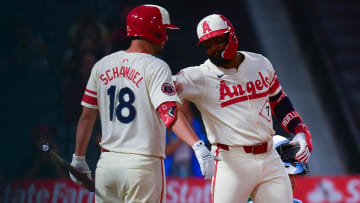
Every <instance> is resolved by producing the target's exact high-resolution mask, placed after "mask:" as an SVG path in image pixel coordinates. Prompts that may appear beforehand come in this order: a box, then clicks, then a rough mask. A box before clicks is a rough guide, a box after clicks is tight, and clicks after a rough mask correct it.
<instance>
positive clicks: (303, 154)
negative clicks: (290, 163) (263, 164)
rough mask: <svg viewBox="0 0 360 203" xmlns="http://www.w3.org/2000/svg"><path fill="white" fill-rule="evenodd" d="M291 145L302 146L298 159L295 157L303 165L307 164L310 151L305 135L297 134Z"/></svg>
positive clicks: (297, 155)
mask: <svg viewBox="0 0 360 203" xmlns="http://www.w3.org/2000/svg"><path fill="white" fill-rule="evenodd" d="M289 144H291V145H299V146H300V149H299V151H298V152H297V153H296V157H295V159H296V160H298V161H299V162H302V163H306V162H307V161H308V160H309V157H310V151H309V146H308V144H307V142H306V136H305V133H298V134H296V135H295V137H294V138H293V139H292V140H291V142H290V143H289Z"/></svg>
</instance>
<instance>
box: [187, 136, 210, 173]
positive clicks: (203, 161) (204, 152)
mask: <svg viewBox="0 0 360 203" xmlns="http://www.w3.org/2000/svg"><path fill="white" fill-rule="evenodd" d="M192 148H193V149H194V151H195V156H196V158H197V160H198V162H199V165H200V169H201V173H202V175H203V176H205V180H210V179H211V178H212V177H213V176H214V174H215V160H214V156H213V155H212V154H211V153H210V151H209V150H208V148H207V147H206V146H205V143H204V142H203V141H202V140H199V141H197V142H196V143H195V144H194V145H193V146H192Z"/></svg>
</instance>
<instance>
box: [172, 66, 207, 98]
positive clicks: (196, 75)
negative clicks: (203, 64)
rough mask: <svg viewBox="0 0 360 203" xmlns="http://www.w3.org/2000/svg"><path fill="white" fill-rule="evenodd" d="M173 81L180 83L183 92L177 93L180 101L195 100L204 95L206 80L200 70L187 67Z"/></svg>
mask: <svg viewBox="0 0 360 203" xmlns="http://www.w3.org/2000/svg"><path fill="white" fill-rule="evenodd" d="M174 80H175V81H176V82H177V83H181V84H182V87H183V90H182V91H181V92H178V95H179V97H180V98H181V99H188V100H190V101H193V100H195V99H196V98H202V97H199V96H200V95H205V94H206V92H207V85H206V79H205V76H204V74H203V72H202V71H201V70H199V69H198V68H196V67H189V68H185V69H183V70H181V71H180V72H179V73H178V74H176V76H175V77H174Z"/></svg>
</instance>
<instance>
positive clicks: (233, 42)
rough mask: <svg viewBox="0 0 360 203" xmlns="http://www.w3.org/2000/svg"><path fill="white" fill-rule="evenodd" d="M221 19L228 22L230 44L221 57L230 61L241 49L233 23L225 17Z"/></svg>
mask: <svg viewBox="0 0 360 203" xmlns="http://www.w3.org/2000/svg"><path fill="white" fill-rule="evenodd" d="M220 17H221V18H222V19H223V20H224V21H225V22H226V24H227V29H228V33H229V36H228V44H227V45H226V47H225V49H224V51H222V53H221V57H222V58H223V59H226V60H230V59H232V58H233V57H234V55H235V53H236V51H237V50H238V48H239V42H238V39H237V37H236V34H235V29H234V26H233V25H232V24H231V22H230V21H229V20H228V19H227V18H226V17H225V16H223V15H220Z"/></svg>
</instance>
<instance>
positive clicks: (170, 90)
mask: <svg viewBox="0 0 360 203" xmlns="http://www.w3.org/2000/svg"><path fill="white" fill-rule="evenodd" d="M161 91H162V92H164V93H165V94H167V95H169V96H172V95H174V94H175V93H176V90H175V87H174V86H173V85H172V84H170V83H164V84H163V85H162V86H161Z"/></svg>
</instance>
